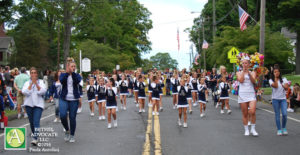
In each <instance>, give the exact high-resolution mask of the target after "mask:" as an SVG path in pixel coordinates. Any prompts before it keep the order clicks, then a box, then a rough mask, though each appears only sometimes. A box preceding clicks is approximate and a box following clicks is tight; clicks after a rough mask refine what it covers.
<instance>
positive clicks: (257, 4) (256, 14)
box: [255, 0, 260, 21]
mask: <svg viewBox="0 0 300 155" xmlns="http://www.w3.org/2000/svg"><path fill="white" fill-rule="evenodd" d="M259 14H260V0H256V8H255V20H256V21H259Z"/></svg>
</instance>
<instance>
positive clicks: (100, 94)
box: [97, 78, 106, 120]
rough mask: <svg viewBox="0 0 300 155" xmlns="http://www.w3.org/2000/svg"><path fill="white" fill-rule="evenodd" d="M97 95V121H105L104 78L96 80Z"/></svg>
mask: <svg viewBox="0 0 300 155" xmlns="http://www.w3.org/2000/svg"><path fill="white" fill-rule="evenodd" d="M97 94H98V96H97V103H98V110H99V120H105V103H106V88H105V80H104V78H98V86H97Z"/></svg>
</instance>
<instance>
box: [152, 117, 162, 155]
mask: <svg viewBox="0 0 300 155" xmlns="http://www.w3.org/2000/svg"><path fill="white" fill-rule="evenodd" d="M154 149H155V150H154V154H155V155H161V138H160V124H159V116H157V115H155V116H154Z"/></svg>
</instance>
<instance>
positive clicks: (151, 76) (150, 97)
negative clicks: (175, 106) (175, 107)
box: [147, 72, 153, 107]
mask: <svg viewBox="0 0 300 155" xmlns="http://www.w3.org/2000/svg"><path fill="white" fill-rule="evenodd" d="M152 78H153V73H152V72H149V74H148V79H147V83H148V93H149V98H148V99H149V104H148V106H149V107H152V103H151V102H152V87H151V81H152V80H151V79H152Z"/></svg>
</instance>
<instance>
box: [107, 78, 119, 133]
mask: <svg viewBox="0 0 300 155" xmlns="http://www.w3.org/2000/svg"><path fill="white" fill-rule="evenodd" d="M114 86H115V80H114V79H113V78H110V79H109V82H108V83H107V85H106V109H107V121H108V125H107V128H109V129H110V128H111V116H113V119H114V127H117V126H118V123H117V114H116V109H117V95H116V94H117V92H118V90H117V88H116V87H114Z"/></svg>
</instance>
